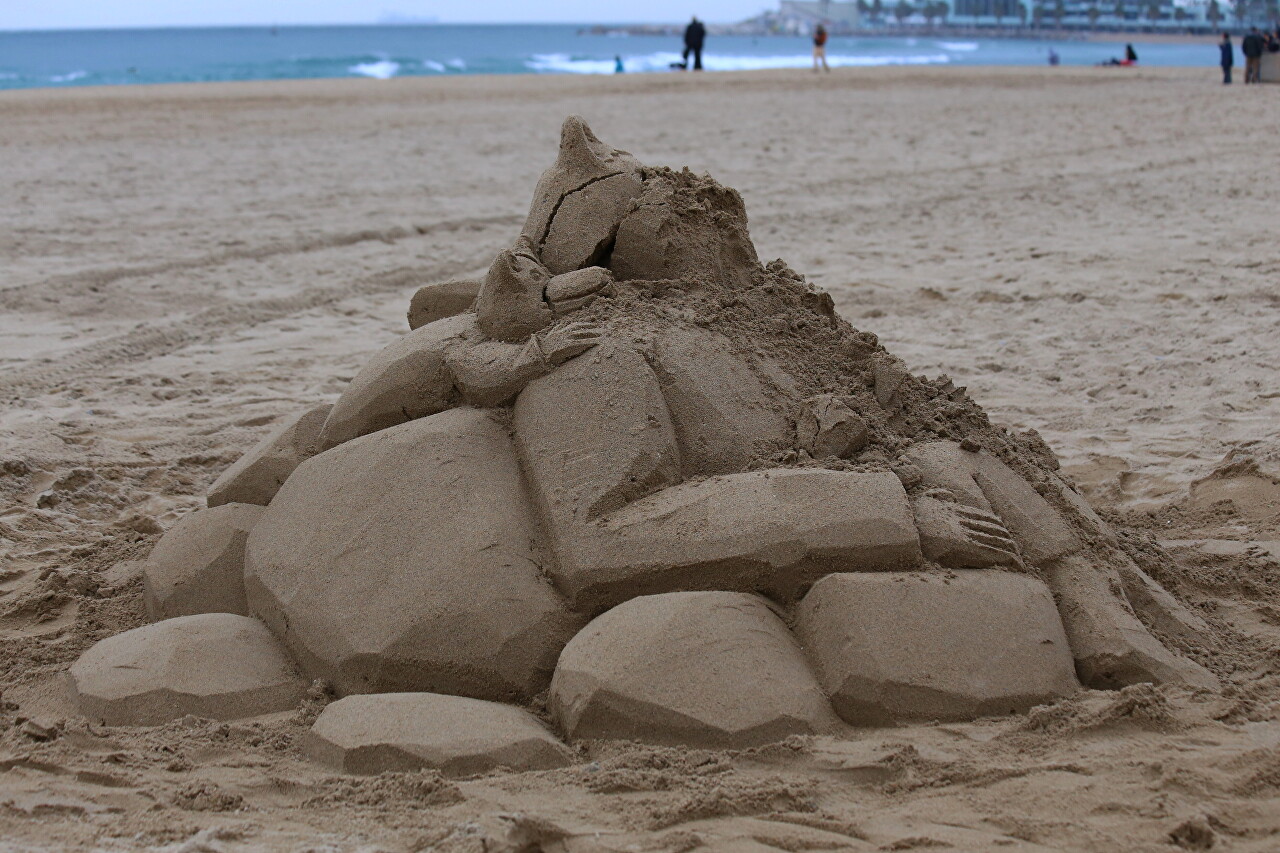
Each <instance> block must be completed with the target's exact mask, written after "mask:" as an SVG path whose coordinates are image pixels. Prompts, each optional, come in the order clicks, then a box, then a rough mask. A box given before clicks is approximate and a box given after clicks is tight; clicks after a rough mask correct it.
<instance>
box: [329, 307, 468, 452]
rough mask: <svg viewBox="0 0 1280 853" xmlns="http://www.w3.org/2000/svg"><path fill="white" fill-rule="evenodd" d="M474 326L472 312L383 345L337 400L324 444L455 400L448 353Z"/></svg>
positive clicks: (437, 409)
mask: <svg viewBox="0 0 1280 853" xmlns="http://www.w3.org/2000/svg"><path fill="white" fill-rule="evenodd" d="M475 326H476V318H475V316H474V315H472V314H462V315H459V316H457V317H449V318H447V319H444V320H437V321H436V322H434V323H431V324H429V325H426V326H422V327H421V328H419V329H415V330H414V331H412V332H409V334H407V335H405V336H403V337H401V338H400V339H398V340H396V341H395V342H394V343H392V344H390V345H388V346H386V347H384V348H383V349H382V350H381V351H380V352H378V354H377V355H375V356H374V357H373V358H371V359H369V362H368V363H367V364H366V365H365V366H364V367H363V368H361V370H360V372H359V373H357V374H356V376H355V378H354V379H352V380H351V384H350V385H348V386H347V388H346V390H345V391H343V392H342V396H341V397H339V398H338V402H337V403H335V404H334V405H333V410H332V411H330V412H329V417H328V418H327V419H326V420H325V423H324V429H323V430H322V432H321V434H320V446H321V448H322V449H325V450H328V449H329V448H331V447H337V446H338V445H339V444H342V443H343V442H344V441H350V440H351V439H353V438H358V437H359V436H362V435H367V434H369V433H371V432H377V431H378V430H380V429H386V428H387V427H393V426H395V425H396V424H402V423H404V422H405V421H411V420H413V419H414V418H422V417H426V416H427V415H433V414H435V413H436V412H441V411H444V410H445V409H447V408H449V407H450V406H451V405H453V404H454V403H455V402H456V392H455V389H454V387H453V377H452V376H451V375H450V373H449V369H448V367H447V366H446V364H445V354H446V352H447V350H448V348H449V346H450V344H453V343H455V342H457V341H459V340H461V339H462V337H463V336H464V335H466V334H467V333H468V332H470V331H472V330H474V329H475Z"/></svg>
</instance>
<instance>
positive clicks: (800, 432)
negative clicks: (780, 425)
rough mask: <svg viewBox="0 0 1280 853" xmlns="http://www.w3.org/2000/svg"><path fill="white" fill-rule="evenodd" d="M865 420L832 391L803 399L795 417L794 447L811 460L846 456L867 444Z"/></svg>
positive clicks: (868, 437)
mask: <svg viewBox="0 0 1280 853" xmlns="http://www.w3.org/2000/svg"><path fill="white" fill-rule="evenodd" d="M869 439H870V433H868V431H867V424H866V422H865V421H864V420H863V419H862V418H860V417H859V416H858V414H857V413H856V412H854V411H853V410H852V409H850V408H849V407H848V405H846V404H845V402H844V401H843V400H841V399H840V398H839V397H837V396H835V395H834V394H818V395H817V396H814V397H810V398H809V399H808V400H805V401H804V405H802V406H801V407H800V414H799V416H798V417H797V418H796V447H798V448H800V449H802V450H804V451H805V452H806V453H808V454H809V455H810V456H812V457H813V458H814V459H829V458H837V459H844V458H848V457H850V456H852V455H854V454H855V453H857V452H858V451H859V450H861V449H862V448H864V447H866V446H867V441H868V440H869Z"/></svg>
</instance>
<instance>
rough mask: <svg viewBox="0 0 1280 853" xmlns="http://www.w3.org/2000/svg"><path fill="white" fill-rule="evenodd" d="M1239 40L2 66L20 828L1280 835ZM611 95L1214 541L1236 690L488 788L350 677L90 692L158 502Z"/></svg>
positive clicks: (1025, 843) (920, 334)
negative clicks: (73, 82)
mask: <svg viewBox="0 0 1280 853" xmlns="http://www.w3.org/2000/svg"><path fill="white" fill-rule="evenodd" d="M1217 74H1218V72H1217V70H1216V69H1213V68H1206V69H1145V68H1139V69H1093V68H1085V69H1074V68H1072V69H1068V68H1058V69H1047V68H1046V69H1024V68H1007V69H982V68H968V69H965V68H946V69H931V68H901V69H866V70H852V69H850V70H842V71H838V72H836V73H833V74H831V75H829V76H821V77H815V76H814V75H812V74H810V73H808V72H764V73H742V74H722V75H710V74H708V75H674V74H673V75H652V76H638V75H637V76H623V77H590V78H576V77H555V78H548V77H532V76H528V77H489V78H482V77H467V78H454V79H400V80H392V81H385V82H384V81H363V80H344V81H295V82H279V83H245V84H204V85H194V86H165V87H128V88H118V89H69V90H60V91H13V92H6V93H3V94H0V146H3V155H4V157H3V162H4V167H3V173H4V175H5V178H6V180H5V181H3V182H2V183H0V258H2V259H3V267H2V269H3V274H2V275H0V309H3V310H2V311H0V396H2V397H3V400H4V406H3V409H2V410H0V644H2V645H0V649H2V650H3V662H2V663H0V689H3V702H4V703H5V705H4V706H3V708H0V839H4V841H3V842H0V849H17V850H22V849H28V848H32V849H52V848H56V849H66V848H85V849H88V848H94V849H122V850H123V849H140V848H146V847H151V846H156V847H163V846H165V845H171V847H170V848H169V849H174V850H179V849H181V850H190V851H198V850H237V849H285V850H298V849H316V850H321V849H324V850H328V849H335V850H346V849H368V850H417V849H423V848H428V847H433V846H434V847H435V848H436V849H442V850H477V851H479V850H482V849H483V850H489V851H496V850H543V849H545V850H560V849H565V850H595V849H602V847H603V848H604V849H635V850H692V849H696V848H698V847H699V846H700V845H702V846H707V847H708V848H710V849H718V850H777V849H782V850H826V849H853V850H874V849H897V850H905V849H916V848H921V849H937V850H945V849H957V850H975V851H977V850H994V849H998V850H1010V851H1017V850H1081V851H1083V850H1103V849H1106V850H1112V849H1115V850H1119V849H1123V850H1165V849H1170V848H1169V844H1171V843H1177V844H1180V845H1181V846H1183V847H1185V848H1188V849H1208V847H1209V846H1210V845H1215V844H1216V846H1215V847H1214V849H1229V850H1258V851H1262V850H1274V849H1276V846H1277V844H1280V840H1278V839H1280V723H1278V722H1277V719H1276V715H1277V712H1278V711H1280V678H1277V672H1280V663H1278V661H1280V656H1278V655H1277V650H1280V563H1277V556H1280V485H1276V483H1277V482H1280V480H1276V479H1274V478H1275V477H1276V476H1277V475H1280V464H1277V462H1276V459H1277V457H1280V381H1278V378H1280V366H1278V365H1277V359H1276V354H1277V352H1280V349H1278V348H1277V342H1276V328H1277V319H1280V285H1278V283H1280V245H1278V244H1277V240H1276V223H1277V222H1280V202H1278V200H1277V192H1276V186H1277V185H1276V160H1275V133H1274V128H1275V127H1276V126H1277V124H1278V123H1280V101H1277V100H1276V99H1275V98H1274V97H1270V96H1271V95H1273V94H1274V92H1272V91H1271V90H1270V89H1269V88H1268V87H1263V88H1261V89H1259V88H1256V87H1250V88H1246V87H1243V86H1233V87H1231V88H1229V89H1226V88H1224V87H1222V86H1221V85H1219V84H1218V83H1217ZM570 113H578V114H581V115H583V116H585V117H587V119H588V120H589V121H590V122H591V124H592V127H593V128H594V129H595V131H596V132H597V134H598V135H599V136H600V137H601V138H602V139H604V140H606V141H609V142H613V143H615V144H618V145H620V146H622V147H624V148H627V149H629V150H631V151H633V152H634V153H635V154H637V156H639V157H640V158H641V159H642V160H644V161H645V162H648V163H655V164H668V165H673V166H682V165H687V166H689V167H690V168H692V169H694V170H696V171H703V170H705V171H708V172H710V173H711V174H712V175H714V176H715V177H716V178H717V179H719V180H720V181H722V182H723V183H724V184H726V185H729V186H733V187H736V188H737V189H738V190H740V191H741V192H742V194H743V196H744V198H745V201H746V205H747V211H748V214H749V215H750V219H751V231H752V236H753V237H754V239H755V241H756V244H757V247H758V248H759V250H760V254H761V256H762V258H765V259H769V258H773V257H779V256H780V257H783V258H785V259H786V260H787V261H788V263H789V264H790V265H791V266H792V267H793V268H794V269H796V270H797V271H799V272H802V273H804V274H805V275H807V276H808V277H809V278H810V280H811V281H813V282H815V283H817V284H818V285H820V286H822V287H824V288H826V289H827V290H829V291H830V292H831V294H832V295H833V296H834V298H835V301H836V305H837V307H838V309H839V310H840V311H841V312H842V313H843V314H844V315H845V316H846V317H848V318H849V319H850V320H851V321H852V322H853V324H854V325H855V326H857V327H859V328H861V329H864V330H867V331H871V332H875V333H876V334H877V335H879V336H880V339H881V341H882V342H883V343H884V344H885V345H886V346H887V347H888V348H889V349H890V350H891V351H892V352H894V353H895V354H897V355H899V356H901V357H902V358H904V359H905V360H906V361H907V362H908V364H909V366H910V367H911V368H912V369H913V370H914V371H915V372H917V373H923V374H928V375H930V376H934V375H937V374H939V373H946V374H948V375H950V376H951V377H952V378H953V379H954V380H955V382H956V384H957V385H964V386H967V387H968V389H969V393H970V394H971V396H972V397H973V398H974V399H975V400H976V401H977V402H978V403H979V404H981V405H982V406H984V407H985V408H986V410H987V411H988V413H989V414H990V415H991V417H992V418H993V420H995V421H996V422H998V423H1001V424H1004V425H1007V426H1009V427H1011V428H1020V429H1025V428H1029V427H1032V428H1035V429H1037V430H1039V431H1040V433H1041V434H1042V435H1043V436H1044V437H1045V439H1046V440H1047V441H1048V442H1049V444H1050V445H1051V446H1052V447H1053V448H1054V449H1055V450H1056V451H1057V452H1058V454H1059V456H1060V458H1061V459H1062V461H1063V466H1064V470H1065V471H1066V472H1067V473H1068V474H1069V475H1070V476H1072V477H1074V478H1075V480H1076V481H1077V482H1078V483H1079V484H1080V485H1081V486H1082V487H1083V489H1084V490H1085V492H1086V493H1087V494H1088V495H1089V497H1090V499H1091V501H1092V502H1093V503H1094V505H1095V506H1097V507H1099V508H1101V509H1103V510H1104V511H1105V512H1107V514H1108V516H1109V518H1110V519H1111V520H1112V521H1113V522H1114V523H1116V524H1117V525H1119V526H1120V527H1121V528H1123V529H1124V530H1126V531H1128V533H1129V535H1132V536H1135V537H1143V536H1152V537H1155V538H1157V539H1160V540H1163V541H1167V542H1173V543H1174V544H1175V547H1174V550H1173V553H1174V554H1175V555H1176V557H1177V563H1176V564H1173V565H1168V566H1163V567H1160V569H1161V573H1162V576H1161V577H1160V580H1162V581H1163V582H1165V583H1166V585H1168V586H1170V587H1171V588H1173V590H1174V591H1175V592H1176V593H1177V594H1178V595H1179V596H1181V597H1183V598H1184V599H1185V600H1187V601H1190V602H1192V603H1193V604H1195V605H1196V606H1197V608H1198V612H1200V613H1202V614H1203V615H1205V616H1206V618H1207V619H1209V620H1210V622H1211V623H1212V624H1213V625H1214V627H1215V630H1216V633H1217V642H1219V643H1220V644H1221V648H1222V650H1223V655H1224V656H1225V657H1228V658H1230V659H1231V660H1232V661H1235V662H1236V663H1233V664H1232V666H1234V667H1236V670H1235V672H1234V673H1231V672H1227V673H1223V674H1224V675H1226V676H1227V678H1226V681H1227V687H1226V688H1225V690H1224V691H1223V692H1222V694H1220V695H1219V694H1204V693H1202V694H1199V695H1191V694H1189V693H1186V692H1184V691H1180V690H1177V689H1165V690H1144V689H1133V690H1130V691H1126V692H1125V693H1124V694H1111V693H1104V692H1093V691H1085V692H1083V693H1081V694H1080V696H1079V697H1077V698H1075V699H1072V700H1068V701H1066V702H1062V703H1058V704H1057V705H1054V706H1051V707H1050V708H1049V709H1048V710H1046V711H1043V712H1038V713H1037V714H1035V715H1033V716H1032V717H1031V718H1030V719H1028V718H1010V719H1001V720H989V721H980V722H977V723H972V724H964V725H954V724H948V725H925V726H910V727H901V728H894V729H867V730H864V731H861V732H859V734H858V736H857V737H856V739H853V740H836V739H832V738H816V739H802V740H796V741H791V742H788V743H786V744H784V745H779V746H774V747H768V748H762V749H757V750H751V751H747V752H739V753H726V752H704V751H695V750H675V749H660V748H642V747H636V746H614V747H608V748H600V749H598V750H596V751H594V752H593V753H592V754H591V755H589V756H584V760H583V762H582V763H580V764H578V765H575V766H573V767H571V768H568V769H563V770H555V771H546V772H538V773H527V774H502V773H496V774H491V775H487V776H484V777H480V778H476V779H470V780H465V781H461V782H445V781H442V780H439V779H438V778H436V777H434V776H432V775H431V774H391V775H386V776H383V777H378V778H375V779H358V778H354V777H351V778H347V777H337V776H334V775H333V774H332V773H330V772H327V771H325V770H323V769H322V768H320V767H318V766H316V765H313V764H310V763H308V762H307V761H306V760H305V759H303V758H302V757H301V755H300V753H299V752H298V751H297V749H296V742H297V739H298V738H299V736H300V735H301V733H302V732H303V731H305V727H304V726H305V723H306V722H307V720H308V719H309V718H311V717H313V716H314V713H315V712H316V711H317V710H318V705H319V702H318V701H317V702H315V703H312V704H313V705H314V706H315V707H312V706H311V705H308V706H307V707H305V708H304V709H303V710H302V711H300V712H298V713H297V714H285V715H281V716H278V717H273V718H269V719H264V720H258V721H250V722H242V723H233V724H221V723H211V722H208V721H203V720H196V719H186V720H180V721H177V722H174V723H171V724H168V725H165V726H161V727H158V728H154V729H136V730H132V729H112V730H102V729H99V728H97V727H94V726H90V725H87V724H86V723H85V722H83V721H78V720H76V719H75V717H74V714H73V713H72V711H71V709H70V707H69V705H68V703H67V701H66V699H65V695H64V685H63V683H62V675H61V672H62V670H64V669H65V668H66V667H67V666H68V665H69V664H70V662H71V661H73V660H74V659H75V657H76V656H77V655H78V654H79V653H80V652H81V651H82V650H83V649H85V648H87V647H88V646H89V645H90V644H92V643H93V642H95V641H96V640H98V639H101V638H102V637H105V636H109V635H111V634H114V633H117V632H119V631H121V630H124V629H126V628H131V627H134V626H136V625H139V624H141V623H142V622H143V619H144V617H143V614H142V605H141V589H140V581H139V579H138V573H139V570H140V562H139V561H140V560H141V559H143V558H145V556H146V554H147V553H148V552H149V550H150V548H151V547H152V545H153V544H154V542H155V540H156V539H157V538H158V535H159V533H160V532H162V531H163V530H164V529H166V528H168V527H170V526H171V525H172V524H173V523H174V522H175V521H176V520H177V519H178V518H180V517H182V516H183V515H184V514H185V513H188V512H190V511H192V510H193V509H195V508H197V507H199V506H202V505H203V501H204V494H205V492H206V490H207V488H208V486H209V484H210V483H211V482H212V481H213V479H214V478H215V477H216V476H217V475H218V473H220V472H221V471H222V470H223V469H224V468H225V467H226V466H227V465H229V464H230V463H231V462H232V461H234V460H235V459H236V458H237V457H238V456H239V454H240V453H242V452H243V451H244V450H245V449H247V448H248V447H250V446H251V445H252V444H253V443H254V442H256V441H257V440H258V439H259V438H261V437H262V436H263V435H264V434H265V433H266V432H267V431H269V430H270V428H271V427H270V424H271V423H272V422H273V421H274V420H275V419H277V418H279V417H281V416H284V415H286V414H290V413H293V412H296V411H299V410H301V409H303V408H305V407H307V406H309V405H312V404H314V403H318V402H325V401H331V400H332V399H333V398H334V397H335V396H336V394H337V393H338V392H339V391H340V390H341V389H342V388H343V386H344V384H345V382H346V381H347V380H349V379H350V378H351V376H352V375H353V374H354V372H355V371H356V370H357V369H358V368H359V367H360V366H361V365H362V364H363V363H364V362H365V361H366V360H367V358H368V356H369V355H370V354H371V353H372V352H373V351H375V350H377V349H379V348H381V347H382V346H384V345H385V344H386V343H387V342H389V341H391V340H392V339H394V337H395V336H396V335H398V334H400V333H402V332H403V331H405V330H406V328H407V327H406V325H405V319H404V313H405V310H406V308H407V305H408V301H409V297H410V296H411V295H412V294H413V292H414V291H415V289H416V288H417V287H418V286H420V285H421V284H424V283H428V282H432V281H437V280H442V279H446V278H451V277H457V276H466V275H472V274H476V273H479V272H480V271H481V270H482V269H483V268H484V267H485V266H486V265H487V264H488V261H489V260H490V259H491V258H492V257H493V255H494V253H495V252H496V251H497V250H498V249H500V248H502V247H503V246H506V245H508V244H509V243H510V242H511V241H512V240H513V239H514V237H515V236H516V234H517V233H518V232H519V229H520V226H521V224H522V223H523V221H524V216H525V213H526V204H527V202H528V199H529V197H530V193H531V190H532V188H533V185H534V183H535V182H536V180H537V177H538V175H539V173H540V172H541V170H542V169H543V168H545V167H546V166H547V165H548V163H549V161H550V159H551V152H553V151H554V150H555V145H556V141H557V138H558V131H559V126H560V122H561V120H562V119H563V118H564V116H565V115H567V114H570ZM1232 452H1234V457H1233V459H1234V461H1235V464H1234V465H1229V466H1225V467H1224V466H1221V465H1220V463H1221V462H1222V460H1223V459H1224V457H1225V456H1226V455H1227V454H1228V453H1232ZM1248 454H1252V456H1253V457H1257V458H1258V459H1259V460H1260V461H1258V462H1257V463H1256V464H1255V463H1253V462H1250V461H1248V459H1246V458H1245V457H1246V456H1247V455H1248ZM1242 459H1244V460H1245V461H1241V460H1242ZM1268 459H1269V460H1270V461H1268ZM24 718H25V720H24ZM6 845H8V846H6ZM503 845H506V846H503ZM717 845H718V846H717Z"/></svg>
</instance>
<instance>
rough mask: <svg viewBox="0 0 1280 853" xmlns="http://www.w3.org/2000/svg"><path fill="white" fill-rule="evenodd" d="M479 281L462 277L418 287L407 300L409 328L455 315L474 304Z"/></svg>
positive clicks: (478, 290)
mask: <svg viewBox="0 0 1280 853" xmlns="http://www.w3.org/2000/svg"><path fill="white" fill-rule="evenodd" d="M479 292H480V282H478V281H472V280H470V279H464V280H459V281H442V282H438V283H436V284H428V285H424V286H422V287H420V288H418V290H417V292H416V293H414V294H413V299H411V300H409V315H408V316H409V328H410V330H412V329H417V328H420V327H422V326H425V325H427V324H428V323H434V322H435V321H436V320H443V319H445V318H446V317H455V316H457V315H458V314H461V313H463V312H464V311H466V310H467V309H468V308H470V307H471V306H472V305H474V304H475V301H476V295H477V294H478V293H479Z"/></svg>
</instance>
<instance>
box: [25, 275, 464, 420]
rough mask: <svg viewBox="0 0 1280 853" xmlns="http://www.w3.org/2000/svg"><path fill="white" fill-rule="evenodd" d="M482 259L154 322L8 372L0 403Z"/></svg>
mask: <svg viewBox="0 0 1280 853" xmlns="http://www.w3.org/2000/svg"><path fill="white" fill-rule="evenodd" d="M487 260H488V255H477V256H476V257H474V258H469V259H467V260H463V261H454V262H451V263H445V264H438V265H434V266H431V267H423V268H410V267H400V268H397V269H392V270H386V271H384V272H380V273H375V274H374V275H371V276H366V277H365V278H362V279H359V280H358V281H356V282H354V283H350V284H343V285H335V286H332V287H323V288H314V289H310V290H306V291H303V292H301V293H297V294H294V295H292V296H285V297H273V298H267V299H256V300H251V301H248V302H238V303H234V304H228V305H219V306H216V307H213V308H208V309H205V310H204V311H200V312H199V313H196V314H193V315H190V316H187V317H184V318H183V319H182V320H181V321H176V322H173V323H157V324H152V325H149V326H145V327H143V328H139V329H134V330H133V331H130V332H127V333H125V334H123V335H116V336H114V337H111V338H107V339H106V340H102V341H97V342H95V343H92V344H89V345H87V346H84V347H80V348H79V349H75V350H72V351H71V352H68V353H66V354H64V355H61V356H58V357H55V358H52V359H49V360H47V361H41V362H38V363H35V364H30V365H24V366H21V367H16V368H12V369H10V370H8V371H6V372H5V375H4V376H2V377H0V399H3V400H14V399H16V398H18V397H22V396H32V395H36V394H42V393H47V392H49V391H53V390H56V389H57V388H58V386H60V385H63V384H65V383H67V382H68V381H70V380H72V379H78V378H82V377H84V376H86V375H88V374H93V373H100V372H102V371H104V370H107V369H110V368H112V367H114V366H117V365H120V364H126V363H130V362H138V361H143V360H145V359H148V358H154V357H157V356H161V355H167V354H169V353H171V352H174V351H176V350H179V349H181V348H183V347H186V346H191V345H192V344H199V343H208V342H210V341H214V340H217V339H218V338H220V337H223V336H224V335H226V334H228V333H230V332H235V331H239V330H241V329H244V328H247V327H250V326H256V325H259V324H261V323H266V322H270V321H272V320H278V319H280V318H282V317H287V316H290V315H292V314H297V313H300V312H302V311H309V310H311V309H313V308H318V307H320V306H323V305H330V304H333V303H335V302H340V301H342V300H344V299H350V298H352V297H355V296H368V295H372V294H377V293H384V292H387V291H392V290H400V289H408V288H410V287H414V286H421V285H423V284H430V283H431V282H434V281H441V280H443V279H446V278H450V277H453V276H458V275H460V274H462V273H465V272H468V271H470V270H474V269H476V268H477V267H481V266H483V265H484V264H485V263H486V262H487Z"/></svg>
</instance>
